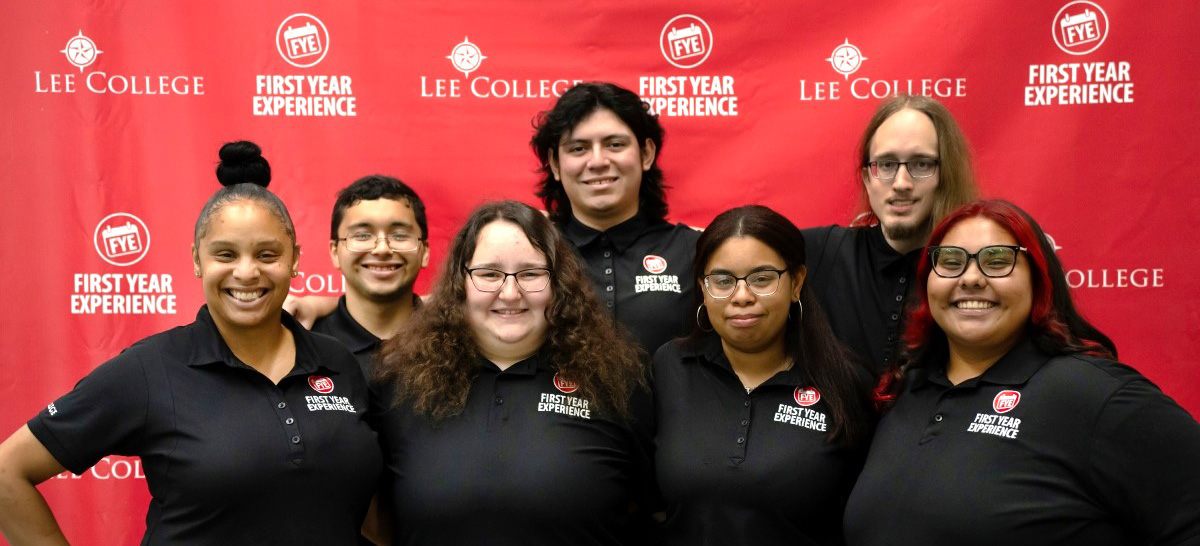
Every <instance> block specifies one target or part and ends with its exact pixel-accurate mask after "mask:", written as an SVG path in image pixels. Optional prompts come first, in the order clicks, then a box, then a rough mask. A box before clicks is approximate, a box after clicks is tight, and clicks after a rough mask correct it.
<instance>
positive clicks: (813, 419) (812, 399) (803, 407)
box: [771, 387, 828, 432]
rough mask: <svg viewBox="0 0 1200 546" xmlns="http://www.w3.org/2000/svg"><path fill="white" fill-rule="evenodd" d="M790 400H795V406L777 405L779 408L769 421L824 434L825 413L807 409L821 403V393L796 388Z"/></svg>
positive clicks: (808, 388) (811, 389)
mask: <svg viewBox="0 0 1200 546" xmlns="http://www.w3.org/2000/svg"><path fill="white" fill-rule="evenodd" d="M792 399H793V400H795V402H796V405H795V406H793V405H791V404H779V407H778V408H776V409H775V417H774V418H773V419H771V420H772V421H774V422H776V423H783V424H786V425H792V426H797V427H800V428H806V429H809V430H815V431H817V432H825V430H826V428H827V426H828V425H827V421H828V419H827V418H826V416H825V413H824V412H820V411H817V410H815V409H812V408H810V407H809V406H812V405H813V404H816V403H817V402H819V401H821V393H820V392H818V391H817V389H814V388H812V387H796V390H794V391H792Z"/></svg>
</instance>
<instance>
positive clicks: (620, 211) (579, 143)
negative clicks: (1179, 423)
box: [550, 108, 655, 229]
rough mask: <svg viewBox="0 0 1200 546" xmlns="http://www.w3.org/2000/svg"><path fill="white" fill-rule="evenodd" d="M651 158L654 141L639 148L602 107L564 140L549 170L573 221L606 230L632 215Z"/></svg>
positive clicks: (626, 129)
mask: <svg viewBox="0 0 1200 546" xmlns="http://www.w3.org/2000/svg"><path fill="white" fill-rule="evenodd" d="M654 154H655V147H654V142H653V141H651V140H649V139H647V140H646V141H645V142H644V143H639V142H638V141H637V137H636V136H634V134H633V130H632V129H630V128H629V126H628V125H626V124H625V122H623V121H621V118H619V117H617V115H616V114H614V113H613V112H612V110H608V109H606V108H601V109H599V110H596V111H595V112H592V113H591V114H590V115H589V116H587V117H586V118H583V121H580V122H579V124H578V125H576V126H575V127H574V128H572V129H571V131H570V132H569V133H567V134H566V135H563V138H562V140H561V141H560V142H559V145H558V149H557V150H555V153H553V154H552V155H551V156H550V169H551V171H552V172H553V173H554V178H555V179H556V180H559V181H561V182H562V184H563V189H564V190H565V191H566V193H567V199H569V200H570V201H571V212H572V214H574V215H575V218H577V219H578V220H579V221H581V222H583V223H584V224H585V225H588V226H591V227H593V228H596V229H606V228H608V227H611V226H614V225H617V224H619V223H621V222H623V221H625V220H628V219H629V218H632V217H633V216H634V215H636V214H637V212H638V198H639V192H640V191H641V186H642V173H643V172H645V171H647V170H649V169H650V167H651V166H652V165H654Z"/></svg>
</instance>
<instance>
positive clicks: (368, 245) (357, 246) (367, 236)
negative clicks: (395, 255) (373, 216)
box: [338, 231, 424, 252]
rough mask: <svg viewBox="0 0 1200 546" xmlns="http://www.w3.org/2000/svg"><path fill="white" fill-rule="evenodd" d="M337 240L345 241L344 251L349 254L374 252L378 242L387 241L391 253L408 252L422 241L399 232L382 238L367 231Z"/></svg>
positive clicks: (409, 234)
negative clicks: (347, 251)
mask: <svg viewBox="0 0 1200 546" xmlns="http://www.w3.org/2000/svg"><path fill="white" fill-rule="evenodd" d="M338 240H339V241H345V243H346V250H349V251H350V252H371V251H374V250H375V247H377V246H379V241H387V246H388V248H390V249H392V251H393V252H409V251H413V250H416V249H417V247H420V246H421V241H422V240H424V239H422V238H421V237H416V236H413V235H412V234H411V233H404V232H400V231H397V232H395V233H389V234H387V235H383V236H378V235H375V234H374V233H371V232H368V231H360V232H355V233H351V234H350V235H347V236H345V237H342V238H339V239H338Z"/></svg>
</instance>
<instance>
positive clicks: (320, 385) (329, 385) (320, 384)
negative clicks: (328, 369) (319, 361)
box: [308, 375, 333, 394]
mask: <svg viewBox="0 0 1200 546" xmlns="http://www.w3.org/2000/svg"><path fill="white" fill-rule="evenodd" d="M308 386H310V387H312V390H314V391H317V392H319V393H321V394H329V393H331V392H333V380H332V379H330V378H328V377H325V376H323V375H310V376H308Z"/></svg>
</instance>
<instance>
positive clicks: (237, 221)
mask: <svg viewBox="0 0 1200 546" xmlns="http://www.w3.org/2000/svg"><path fill="white" fill-rule="evenodd" d="M192 259H193V262H194V265H195V268H196V273H197V274H198V275H199V276H200V281H201V284H202V285H203V287H204V300H205V303H207V304H208V310H209V313H211V314H212V318H213V322H215V323H216V324H217V327H218V328H219V329H220V330H221V331H223V332H228V331H230V330H237V329H253V328H258V327H262V326H266V325H270V324H274V325H275V326H278V325H279V317H280V312H281V310H282V309H283V300H284V299H285V298H286V297H287V294H288V285H289V282H290V280H291V276H292V273H293V272H294V271H295V268H296V260H297V252H296V248H295V244H294V243H293V241H292V239H291V237H289V236H288V233H287V230H286V229H285V228H284V226H283V224H282V223H281V222H280V221H279V219H278V218H277V217H276V216H275V215H274V214H272V213H271V212H270V211H269V210H267V209H266V208H263V207H262V206H261V205H259V204H257V203H255V202H254V201H250V200H245V199H243V200H240V201H234V202H232V203H230V204H228V205H226V206H224V207H222V208H221V209H220V210H218V211H217V212H215V213H213V214H212V216H211V217H210V219H209V225H208V229H207V232H206V233H205V234H204V237H202V238H201V239H200V240H199V241H198V242H197V243H196V246H194V247H193V248H192Z"/></svg>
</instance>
